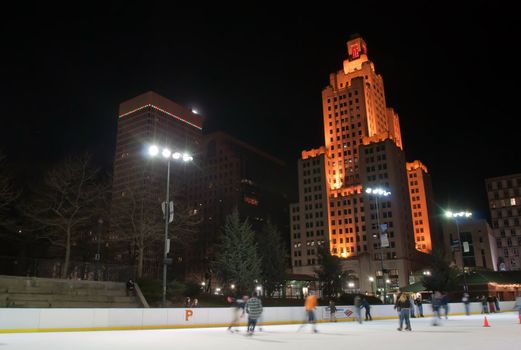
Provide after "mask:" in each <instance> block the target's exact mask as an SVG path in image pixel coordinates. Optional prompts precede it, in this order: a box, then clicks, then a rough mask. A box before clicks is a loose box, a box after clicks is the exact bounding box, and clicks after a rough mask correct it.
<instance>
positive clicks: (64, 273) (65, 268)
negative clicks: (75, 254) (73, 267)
mask: <svg viewBox="0 0 521 350" xmlns="http://www.w3.org/2000/svg"><path fill="white" fill-rule="evenodd" d="M70 257H71V229H70V228H67V240H66V242H65V262H64V263H63V269H62V278H67V274H68V272H69V260H70Z"/></svg>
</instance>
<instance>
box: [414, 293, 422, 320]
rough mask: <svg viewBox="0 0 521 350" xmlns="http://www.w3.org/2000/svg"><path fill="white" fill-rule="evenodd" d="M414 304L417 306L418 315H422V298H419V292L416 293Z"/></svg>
mask: <svg viewBox="0 0 521 350" xmlns="http://www.w3.org/2000/svg"><path fill="white" fill-rule="evenodd" d="M414 305H416V307H417V308H418V315H419V317H424V316H423V304H422V298H421V294H420V293H418V295H416V299H414Z"/></svg>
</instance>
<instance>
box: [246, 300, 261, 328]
mask: <svg viewBox="0 0 521 350" xmlns="http://www.w3.org/2000/svg"><path fill="white" fill-rule="evenodd" d="M245 309H246V312H247V313H248V335H253V333H254V332H255V325H256V324H257V320H258V319H259V317H261V315H262V302H261V301H260V299H259V298H257V292H253V296H252V297H251V298H250V299H249V300H248V301H247V302H246V308H245Z"/></svg>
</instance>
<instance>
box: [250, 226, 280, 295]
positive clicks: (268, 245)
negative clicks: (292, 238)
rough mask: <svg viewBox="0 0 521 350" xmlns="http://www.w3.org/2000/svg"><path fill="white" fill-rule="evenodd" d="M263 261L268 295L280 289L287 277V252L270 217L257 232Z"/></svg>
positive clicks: (264, 283)
mask: <svg viewBox="0 0 521 350" xmlns="http://www.w3.org/2000/svg"><path fill="white" fill-rule="evenodd" d="M257 247H258V248H259V256H260V258H261V262H262V273H261V276H262V284H263V286H264V288H265V290H266V294H267V295H268V296H272V295H273V292H275V291H277V290H279V289H280V288H281V285H282V284H283V283H284V281H285V279H286V263H285V259H286V252H285V249H284V246H283V245H282V242H281V240H280V233H279V230H278V229H277V227H276V226H275V225H274V224H273V223H272V222H271V221H270V220H269V219H268V220H267V221H266V223H265V224H264V225H263V227H262V230H261V232H260V233H259V234H257Z"/></svg>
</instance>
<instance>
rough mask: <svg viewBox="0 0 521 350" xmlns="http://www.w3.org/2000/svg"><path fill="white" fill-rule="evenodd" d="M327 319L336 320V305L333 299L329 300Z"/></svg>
mask: <svg viewBox="0 0 521 350" xmlns="http://www.w3.org/2000/svg"><path fill="white" fill-rule="evenodd" d="M329 321H331V322H336V306H335V302H334V301H333V300H330V301H329Z"/></svg>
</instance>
